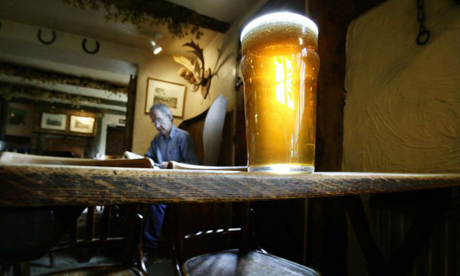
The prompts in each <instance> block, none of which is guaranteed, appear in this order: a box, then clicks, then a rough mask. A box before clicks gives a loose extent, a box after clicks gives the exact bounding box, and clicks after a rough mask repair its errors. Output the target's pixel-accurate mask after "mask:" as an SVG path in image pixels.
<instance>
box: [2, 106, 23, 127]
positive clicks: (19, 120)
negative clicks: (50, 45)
mask: <svg viewBox="0 0 460 276" xmlns="http://www.w3.org/2000/svg"><path fill="white" fill-rule="evenodd" d="M26 116H27V111H25V110H22V109H17V108H10V107H9V108H8V121H7V124H9V125H17V126H24V125H25V124H26Z"/></svg>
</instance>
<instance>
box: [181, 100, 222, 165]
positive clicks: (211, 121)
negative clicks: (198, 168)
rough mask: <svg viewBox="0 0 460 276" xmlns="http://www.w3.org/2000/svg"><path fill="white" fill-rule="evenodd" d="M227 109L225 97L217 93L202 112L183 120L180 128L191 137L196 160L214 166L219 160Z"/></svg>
mask: <svg viewBox="0 0 460 276" xmlns="http://www.w3.org/2000/svg"><path fill="white" fill-rule="evenodd" d="M226 110H227V99H225V97H224V96H222V95H219V96H218V97H217V98H216V99H215V100H214V102H213V103H212V104H211V107H210V108H209V109H208V110H207V111H206V112H204V113H202V114H200V115H198V116H196V117H194V118H191V119H188V120H185V121H183V122H182V123H181V124H180V125H179V128H180V129H184V130H186V131H187V132H188V133H190V135H191V136H192V138H193V143H194V146H195V150H196V152H197V156H198V160H199V161H200V164H202V165H208V166H215V165H217V163H218V160H219V153H220V149H221V144H222V132H223V129H224V124H225V119H226Z"/></svg>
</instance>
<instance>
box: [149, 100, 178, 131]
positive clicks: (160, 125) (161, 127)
mask: <svg viewBox="0 0 460 276" xmlns="http://www.w3.org/2000/svg"><path fill="white" fill-rule="evenodd" d="M150 118H151V119H152V123H153V124H154V125H155V128H156V129H157V130H158V132H159V133H160V134H161V135H163V136H166V137H169V134H170V133H171V128H172V126H173V116H172V112H171V110H170V109H169V108H168V107H167V106H166V105H164V104H162V103H156V104H154V105H153V106H152V107H151V108H150Z"/></svg>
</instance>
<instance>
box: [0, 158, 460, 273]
mask: <svg viewBox="0 0 460 276" xmlns="http://www.w3.org/2000/svg"><path fill="white" fill-rule="evenodd" d="M0 179H1V182H0V208H3V209H5V208H6V209H15V208H24V207H42V206H47V207H49V206H59V205H73V206H78V205H81V206H91V205H93V206H94V205H110V204H132V203H148V204H151V203H160V202H161V203H178V202H237V201H255V200H278V199H294V198H315V197H333V196H351V197H345V198H344V199H345V201H344V202H345V206H346V209H347V211H348V213H349V217H350V219H351V221H352V223H353V226H354V228H355V231H356V232H357V233H358V239H359V242H360V244H361V246H362V249H363V251H364V253H365V254H364V255H365V256H366V261H367V263H368V268H369V271H370V275H391V274H392V273H393V272H394V271H404V270H407V267H410V265H411V263H412V262H413V260H414V258H415V257H414V256H416V255H414V254H415V253H416V252H417V250H418V247H417V246H419V243H420V242H417V244H415V246H413V244H411V240H409V243H408V244H409V246H407V247H405V248H403V250H401V252H400V253H401V254H399V255H397V256H396V257H395V258H396V261H395V262H394V263H396V265H392V262H387V261H386V260H385V259H384V258H383V257H382V255H381V253H380V251H379V250H378V248H377V246H376V244H375V242H374V241H373V239H372V236H371V234H370V231H369V226H368V223H367V219H366V217H365V214H364V211H363V208H362V203H361V201H360V200H359V197H357V196H353V195H360V194H376V193H391V192H404V191H416V190H425V189H435V188H445V187H455V186H460V174H458V173H457V174H452V173H443V174H387V173H344V172H340V173H314V174H290V175H280V174H263V173H247V172H224V171H184V170H153V169H132V168H129V169H128V168H108V167H83V166H62V165H61V166H57V165H0ZM436 216H438V214H437V213H436V214H435V215H434V216H433V218H435V217H436ZM429 223H431V222H429ZM423 228H427V227H423ZM425 232H427V233H426V234H425V236H427V235H429V231H425ZM425 239H426V238H425ZM406 248H408V249H407V250H406ZM413 248H414V249H413ZM411 252H415V253H413V254H412V253H411ZM411 254H412V255H411ZM401 256H409V258H402V257H401ZM398 260H401V261H398ZM400 264H403V265H400ZM389 271H391V273H389ZM393 275H396V274H393Z"/></svg>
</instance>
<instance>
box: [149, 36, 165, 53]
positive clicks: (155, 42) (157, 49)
mask: <svg viewBox="0 0 460 276" xmlns="http://www.w3.org/2000/svg"><path fill="white" fill-rule="evenodd" d="M162 37H163V36H162V34H161V33H155V36H154V38H153V39H150V40H149V43H150V44H151V45H152V51H153V54H154V55H156V54H159V53H160V52H161V50H163V48H161V46H160V45H158V40H159V39H160V38H162Z"/></svg>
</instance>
